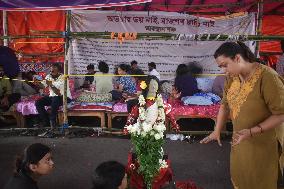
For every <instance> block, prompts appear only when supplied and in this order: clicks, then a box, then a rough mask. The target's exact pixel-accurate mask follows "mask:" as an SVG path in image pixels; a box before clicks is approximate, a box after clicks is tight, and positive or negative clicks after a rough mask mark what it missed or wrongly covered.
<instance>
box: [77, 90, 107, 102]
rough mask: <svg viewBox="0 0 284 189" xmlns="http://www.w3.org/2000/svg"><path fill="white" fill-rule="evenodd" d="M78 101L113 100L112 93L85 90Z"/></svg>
mask: <svg viewBox="0 0 284 189" xmlns="http://www.w3.org/2000/svg"><path fill="white" fill-rule="evenodd" d="M76 101H77V102H111V101H112V95H111V94H110V93H93V92H87V91H83V92H82V93H81V94H80V95H79V97H78V98H77V99H76Z"/></svg>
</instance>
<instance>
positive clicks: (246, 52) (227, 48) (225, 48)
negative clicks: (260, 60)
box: [214, 41, 256, 63]
mask: <svg viewBox="0 0 284 189" xmlns="http://www.w3.org/2000/svg"><path fill="white" fill-rule="evenodd" d="M237 54H239V55H241V56H242V57H243V59H244V60H245V61H248V62H250V63H253V62H255V61H256V57H255V56H254V54H253V53H252V52H251V50H250V49H249V47H248V46H246V45H245V44H244V43H243V42H240V41H238V42H236V43H235V42H226V43H223V44H222V45H221V46H220V47H219V48H218V49H217V50H216V51H215V53H214V58H215V59H216V58H218V57H219V56H222V55H223V56H225V57H228V58H231V59H233V58H235V56H236V55H237Z"/></svg>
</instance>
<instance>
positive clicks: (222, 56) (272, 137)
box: [201, 42, 284, 189]
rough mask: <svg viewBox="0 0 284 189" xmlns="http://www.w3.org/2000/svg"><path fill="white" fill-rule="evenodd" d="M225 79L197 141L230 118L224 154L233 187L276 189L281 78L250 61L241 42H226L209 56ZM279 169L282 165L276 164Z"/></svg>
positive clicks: (282, 115) (283, 102)
mask: <svg viewBox="0 0 284 189" xmlns="http://www.w3.org/2000/svg"><path fill="white" fill-rule="evenodd" d="M214 57H215V59H216V62H217V64H218V66H219V67H220V68H222V69H224V71H225V73H226V74H227V75H228V76H227V81H226V84H225V89H224V96H223V100H222V105H221V107H220V110H219V114H218V117H217V123H216V127H215V130H214V132H212V133H211V134H210V135H209V136H208V137H206V138H204V139H203V140H202V141H201V143H208V142H210V141H213V140H217V141H218V143H219V145H221V142H220V132H221V130H222V127H223V126H224V125H225V122H226V119H227V118H228V117H229V116H230V117H231V119H232V122H233V128H234V133H233V138H232V149H231V158H230V169H231V179H232V184H233V186H234V188H235V189H277V180H278V174H279V168H280V167H283V163H284V162H283V160H284V159H283V156H281V151H282V148H280V147H281V145H282V147H283V140H284V138H283V137H284V135H283V131H284V125H283V123H284V81H283V80H282V79H281V77H280V76H279V75H278V74H277V73H276V72H275V71H274V70H272V69H271V68H269V67H267V66H264V65H261V64H259V63H257V62H256V61H255V57H254V55H253V53H252V52H251V51H250V50H249V48H248V47H247V46H246V45H245V44H243V43H241V42H238V43H234V42H226V43H224V44H222V45H221V46H220V47H219V48H218V49H217V51H216V52H215V54H214ZM282 169H283V168H282Z"/></svg>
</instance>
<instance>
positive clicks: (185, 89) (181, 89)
mask: <svg viewBox="0 0 284 189" xmlns="http://www.w3.org/2000/svg"><path fill="white" fill-rule="evenodd" d="M191 69H192V68H191ZM197 92H198V88H197V81H196V79H195V78H194V77H193V76H192V74H191V72H190V68H189V67H188V66H187V65H185V64H180V65H178V67H177V70H176V78H175V82H174V86H173V91H172V96H173V97H174V98H175V99H180V98H182V97H185V96H192V95H193V94H195V93H197Z"/></svg>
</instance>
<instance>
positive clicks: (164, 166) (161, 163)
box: [159, 159, 168, 169]
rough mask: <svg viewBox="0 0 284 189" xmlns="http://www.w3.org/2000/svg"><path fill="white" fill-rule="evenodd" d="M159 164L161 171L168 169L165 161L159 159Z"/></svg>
mask: <svg viewBox="0 0 284 189" xmlns="http://www.w3.org/2000/svg"><path fill="white" fill-rule="evenodd" d="M159 164H160V168H161V169H164V168H168V164H167V162H166V161H165V160H162V159H159Z"/></svg>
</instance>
